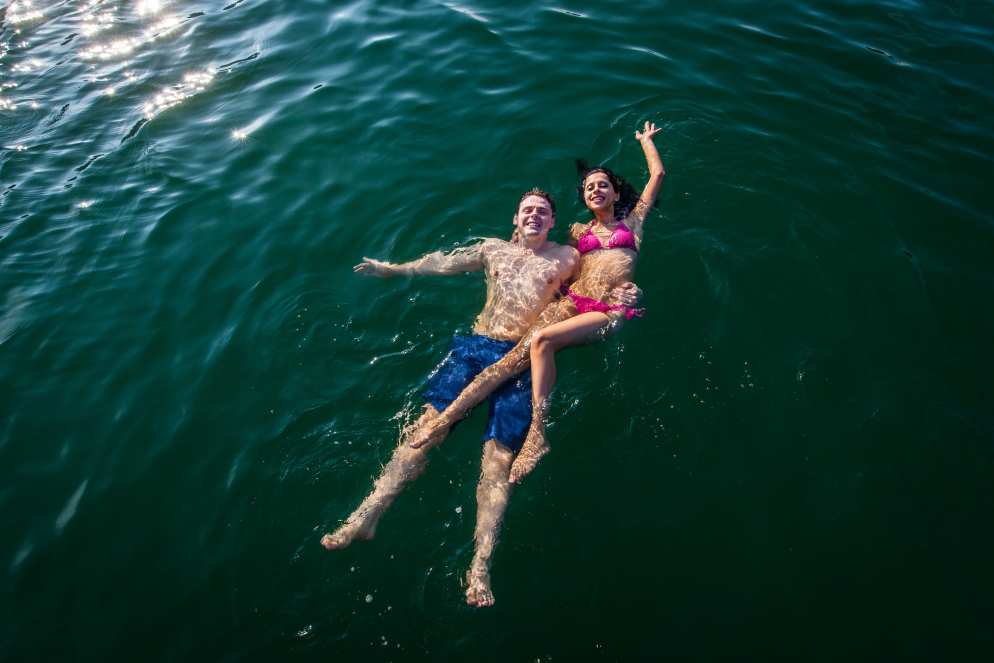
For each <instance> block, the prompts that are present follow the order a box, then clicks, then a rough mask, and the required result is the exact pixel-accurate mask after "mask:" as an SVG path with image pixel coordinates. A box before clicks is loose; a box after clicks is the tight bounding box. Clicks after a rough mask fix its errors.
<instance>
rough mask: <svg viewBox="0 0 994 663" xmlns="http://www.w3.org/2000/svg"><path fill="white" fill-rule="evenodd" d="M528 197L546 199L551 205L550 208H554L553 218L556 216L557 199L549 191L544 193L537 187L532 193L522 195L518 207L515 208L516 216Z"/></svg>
mask: <svg viewBox="0 0 994 663" xmlns="http://www.w3.org/2000/svg"><path fill="white" fill-rule="evenodd" d="M528 196H538V197H539V198H545V201H546V202H547V203H549V207H551V208H552V216H555V215H556V200H555V198H553V197H552V194H551V193H549V192H548V191H543V190H542V189H539V188H538V187H535V188H534V189H532V190H531V191H525V192H524V193H523V194H521V197H520V198H518V206H517V207H515V208H514V213H515V214H517V213H518V210H519V209H520V208H521V201H523V200H524V199H525V198H527V197H528Z"/></svg>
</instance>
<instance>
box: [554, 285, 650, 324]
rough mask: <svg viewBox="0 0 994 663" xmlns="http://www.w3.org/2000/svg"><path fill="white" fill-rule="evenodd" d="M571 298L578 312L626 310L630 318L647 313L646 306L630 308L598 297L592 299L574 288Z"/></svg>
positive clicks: (626, 314) (627, 316) (570, 292)
mask: <svg viewBox="0 0 994 663" xmlns="http://www.w3.org/2000/svg"><path fill="white" fill-rule="evenodd" d="M568 294H569V296H570V299H572V300H573V302H574V303H575V304H576V314H577V315H580V314H581V313H589V312H590V311H597V312H598V313H607V312H608V311H624V312H625V317H626V318H627V319H629V320H631V319H632V318H635V317H639V318H641V317H642V314H643V313H645V309H644V308H628V307H627V306H622V305H621V304H605V303H604V302H601V301H597V300H596V299H591V298H590V297H584V296H583V295H578V294H576V293H574V292H573V291H572V290H570V291H569V293H568Z"/></svg>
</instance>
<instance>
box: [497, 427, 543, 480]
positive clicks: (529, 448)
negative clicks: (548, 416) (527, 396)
mask: <svg viewBox="0 0 994 663" xmlns="http://www.w3.org/2000/svg"><path fill="white" fill-rule="evenodd" d="M550 451H552V449H551V448H550V447H549V442H548V440H546V439H545V422H543V421H542V419H540V418H535V419H532V425H531V428H529V429H528V437H527V438H525V443H524V444H523V445H521V451H519V452H518V456H517V458H515V459H514V463H512V464H511V475H510V476H509V477H508V479H507V480H508V481H509V482H510V483H521V480H522V479H524V478H525V477H526V476H528V475H529V474H530V473H531V471H532V470H534V469H535V466H536V465H538V461H540V460H541V459H542V456H544V455H545V454H547V453H549V452H550Z"/></svg>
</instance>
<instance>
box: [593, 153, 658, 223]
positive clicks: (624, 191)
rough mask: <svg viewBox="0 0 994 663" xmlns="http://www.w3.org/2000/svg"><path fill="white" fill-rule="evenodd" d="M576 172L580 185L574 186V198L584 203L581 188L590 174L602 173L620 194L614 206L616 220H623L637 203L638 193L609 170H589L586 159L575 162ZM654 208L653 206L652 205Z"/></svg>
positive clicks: (594, 168)
mask: <svg viewBox="0 0 994 663" xmlns="http://www.w3.org/2000/svg"><path fill="white" fill-rule="evenodd" d="M576 172H577V174H578V175H579V176H580V183H579V184H577V185H576V196H577V198H579V199H580V202H581V203H584V202H585V201H584V199H583V186H584V185H585V184H586V183H587V178H588V177H589V176H590V175H591V173H604V174H605V175H607V178H608V179H609V180H610V181H611V186H613V187H614V192H615V193H620V194H621V197H620V198H619V199H618V202H616V203H615V204H614V216H615V218H616V219H623V218H625V217H626V216H628V215H629V214H630V213H631V211H632V210H633V209H635V205H636V204H638V201H639V193H638V191H636V190H635V187H633V186H632V185H631V184H629V183H628V182H626V181H625V180H623V179H621V178H620V177H618V176H617V175H615V174H614V173H613V172H612V171H611V169H610V168H604V167H603V166H594V167H593V168H591V167H590V166H589V165H588V164H587V160H586V159H577V160H576ZM653 207H655V205H653Z"/></svg>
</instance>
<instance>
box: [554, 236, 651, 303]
mask: <svg viewBox="0 0 994 663" xmlns="http://www.w3.org/2000/svg"><path fill="white" fill-rule="evenodd" d="M632 226H634V227H630V226H627V224H625V222H624V221H619V222H618V223H617V225H616V226H615V227H613V228H610V229H608V228H607V227H605V226H604V225H602V224H599V223H593V222H591V223H588V224H579V223H577V224H575V225H574V226H573V228H572V230H571V232H570V244H572V245H574V246H578V247H579V248H580V249H581V250H583V253H582V255H581V256H580V276H579V277H578V278H577V279H576V281H575V282H574V283H573V285H572V290H573V292H575V293H576V294H578V295H580V296H582V297H590V298H591V299H596V300H599V301H602V302H606V301H607V298H608V295H609V294H610V292H611V290H612V289H614V288H615V287H617V286H619V285H621V284H622V283H626V282H628V281H631V280H633V279H634V277H635V267H636V266H637V265H638V256H639V254H638V249H639V245H640V244H641V243H642V232H641V230H642V228H641V224H638V223H632ZM612 240H613V241H612ZM632 240H634V241H632ZM597 241H599V242H600V246H599V248H598V245H597ZM612 244H616V245H618V246H612ZM633 244H634V246H633V248H627V247H628V246H632V245H633Z"/></svg>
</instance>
